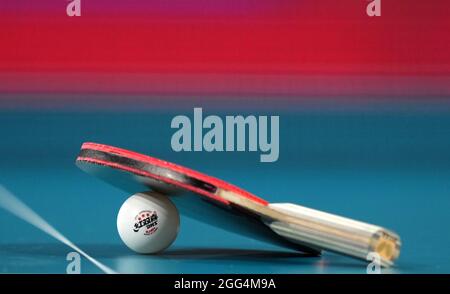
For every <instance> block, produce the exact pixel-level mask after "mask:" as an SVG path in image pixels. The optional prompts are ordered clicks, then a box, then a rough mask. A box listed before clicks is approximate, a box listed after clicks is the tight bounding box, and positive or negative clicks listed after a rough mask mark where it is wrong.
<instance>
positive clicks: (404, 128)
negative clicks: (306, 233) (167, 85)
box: [0, 110, 450, 273]
mask: <svg viewBox="0 0 450 294" xmlns="http://www.w3.org/2000/svg"><path fill="white" fill-rule="evenodd" d="M176 114H177V113H164V112H158V111H142V112H138V111H134V112H132V111H130V112H125V113H120V112H113V111H111V112H100V113H97V112H88V111H79V112H76V111H74V112H64V113H61V112H18V111H16V112H3V113H1V116H0V126H1V127H0V138H2V143H1V145H0V151H1V152H2V159H1V161H0V162H1V165H0V184H1V185H3V186H4V187H6V188H7V189H9V190H10V191H11V192H13V193H14V194H15V195H16V196H18V197H19V198H20V199H22V200H23V201H24V202H25V203H27V204H28V205H29V206H30V207H32V208H33V209H34V210H35V211H36V212H38V213H39V214H40V215H41V216H43V217H44V218H45V219H46V220H47V221H48V222H49V223H51V224H53V225H54V227H56V228H57V229H58V230H60V231H61V232H62V233H63V234H64V235H66V236H67V237H68V238H69V239H70V240H72V241H73V242H74V243H75V244H77V245H78V246H80V247H81V248H82V249H83V250H85V251H86V252H87V253H89V254H90V255H92V256H93V257H95V258H96V259H98V260H99V261H101V262H102V263H104V264H106V265H107V266H109V267H111V268H113V269H114V270H116V271H118V272H121V273H365V272H366V265H365V263H364V262H361V261H358V260H354V259H351V258H348V257H344V256H339V255H336V254H332V253H325V254H323V256H321V257H308V256H305V255H303V254H301V253H298V252H294V251H289V250H286V249H284V248H278V247H275V246H272V245H268V244H265V243H261V242H258V241H254V240H251V239H248V238H245V237H242V236H238V235H235V234H232V233H229V232H225V231H222V230H220V229H217V228H214V227H211V226H208V225H205V224H203V223H199V222H197V221H194V220H190V219H188V218H185V217H182V219H181V229H180V233H179V236H178V238H177V240H176V241H175V243H174V244H173V245H172V247H170V249H168V250H167V251H165V252H164V253H162V254H159V255H138V254H135V253H133V252H131V251H130V250H128V249H127V248H126V247H125V245H123V244H122V242H121V240H120V238H119V237H118V234H117V231H116V214H117V211H118V209H119V208H120V206H121V204H122V202H123V201H124V200H125V199H126V198H127V197H128V196H129V195H126V194H125V193H124V192H122V191H120V190H118V189H116V188H114V187H111V186H109V185H107V184H105V183H103V182H101V181H99V180H97V179H95V178H93V177H91V176H89V175H87V174H84V173H83V172H82V171H80V170H78V169H77V168H76V166H75V165H74V160H75V157H76V154H77V152H78V150H79V147H80V145H81V143H82V142H84V141H95V142H101V143H106V144H111V145H117V146H120V147H124V148H130V149H133V150H136V151H140V152H144V153H148V154H151V155H154V156H157V157H161V158H164V159H167V160H170V161H174V162H177V163H180V164H182V165H185V166H189V167H192V168H194V169H198V170H200V171H202V172H205V173H209V174H212V175H214V176H216V177H219V178H222V179H224V180H227V181H229V182H231V183H234V184H236V185H238V186H241V187H243V188H245V189H247V190H249V191H251V192H253V193H254V194H256V195H259V196H261V197H263V198H265V199H267V200H269V201H270V202H294V203H298V204H301V205H305V206H308V207H311V208H316V209H320V210H324V211H328V212H332V213H336V214H340V215H344V216H347V217H351V218H355V219H358V220H362V221H366V222H370V223H375V224H378V225H382V226H385V227H387V228H390V229H392V230H394V231H396V232H398V234H399V235H400V236H401V238H402V243H403V246H402V253H401V256H400V259H399V262H398V264H397V265H396V266H395V267H394V268H390V269H384V270H383V272H384V273H449V272H450V254H449V253H448V252H447V249H448V248H450V234H449V233H448V232H449V229H448V226H449V224H450V213H449V211H450V181H449V179H450V168H449V167H450V165H449V163H450V156H449V154H450V151H449V150H450V112H447V111H438V110H436V111H431V112H430V111H425V112H423V111H416V112H405V111H398V112H386V111H381V112H373V111H361V110H358V111H353V112H348V113H345V112H317V111H311V112H306V111H305V112H282V113H279V115H280V159H279V160H278V161H277V162H275V163H270V164H268V163H260V162H259V154H256V153H254V152H253V153H250V152H247V153H237V152H236V153H226V152H223V153H207V152H200V153H198V152H197V153H194V152H191V153H183V152H181V153H177V152H174V151H172V150H171V148H170V137H171V134H172V133H173V131H174V130H173V129H170V120H171V118H172V117H173V116H174V115H176ZM70 251H72V250H71V249H69V248H68V247H67V246H65V245H63V244H61V243H60V242H58V241H56V240H54V239H52V238H51V237H49V236H48V235H46V234H44V233H43V232H41V231H39V230H37V229H36V228H34V227H32V226H30V225H29V224H27V223H25V222H23V221H22V220H20V219H18V218H16V217H14V216H12V215H11V214H9V213H7V212H5V211H3V210H0V272H3V273H11V272H16V273H65V272H66V266H67V264H68V262H67V261H66V255H67V253H69V252H70ZM81 266H82V267H81V271H82V272H83V273H100V270H99V269H98V268H96V267H95V266H94V265H92V264H91V263H90V262H89V261H88V260H86V259H82V264H81Z"/></svg>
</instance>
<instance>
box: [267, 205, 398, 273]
mask: <svg viewBox="0 0 450 294" xmlns="http://www.w3.org/2000/svg"><path fill="white" fill-rule="evenodd" d="M269 207H270V208H272V209H274V210H276V211H278V212H281V213H283V214H284V215H287V217H286V218H284V219H282V220H280V219H277V220H270V219H267V220H265V223H266V225H268V226H269V227H270V228H271V229H272V230H273V231H275V232H276V233H277V234H279V235H281V236H283V237H285V238H287V239H289V240H290V241H292V242H295V243H299V244H302V245H306V246H310V247H313V248H317V249H324V250H328V251H333V252H336V253H340V254H345V255H348V256H352V257H356V258H359V259H364V260H369V258H374V256H375V258H376V259H373V260H378V261H379V263H380V265H381V266H385V267H388V266H391V265H393V263H394V261H395V260H396V259H397V258H398V256H399V254H400V246H401V242H400V238H399V236H398V235H397V234H395V233H394V232H391V231H389V230H387V229H384V228H382V227H379V226H375V225H371V224H367V223H363V222H360V221H356V220H352V219H349V218H345V217H341V216H337V215H334V214H330V213H326V212H322V211H319V210H314V209H310V208H306V207H303V206H300V205H295V204H290V203H271V204H269ZM371 261H372V259H371Z"/></svg>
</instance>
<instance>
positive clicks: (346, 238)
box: [76, 143, 401, 266]
mask: <svg viewBox="0 0 450 294" xmlns="http://www.w3.org/2000/svg"><path fill="white" fill-rule="evenodd" d="M76 164H77V166H78V167H79V168H81V169H82V170H83V171H85V172H87V173H88V174H91V175H94V176H96V177H98V178H100V179H102V180H104V181H106V182H107V183H109V184H111V185H113V186H116V187H118V188H120V189H122V190H124V191H126V192H128V193H132V194H134V193H137V192H145V191H150V190H151V191H156V192H160V193H163V194H165V195H167V197H170V199H171V200H172V201H173V202H174V203H175V205H176V206H177V208H178V209H179V210H180V212H181V214H183V215H186V216H188V217H192V218H194V219H197V220H199V221H201V222H204V223H207V224H210V225H213V226H217V227H220V228H222V229H225V230H228V231H231V232H234V233H238V234H242V235H245V236H247V237H251V238H254V239H257V240H261V241H265V242H269V243H272V244H275V245H279V246H284V247H287V248H291V249H295V250H300V251H303V252H306V253H308V254H314V255H318V254H320V252H321V250H328V251H332V252H335V253H339V254H344V255H348V256H351V257H355V258H359V259H363V260H366V258H367V256H368V254H369V253H373V252H374V253H377V254H378V256H379V262H380V264H381V265H382V266H391V265H393V263H394V261H395V260H396V259H397V258H398V256H399V253H400V244H401V243H400V238H399V236H398V235H397V234H395V233H394V232H391V231H389V230H387V229H384V228H382V227H379V226H375V225H370V224H366V223H363V222H359V221H355V220H352V219H349V218H344V217H341V216H337V215H333V214H329V213H325V212H322V211H318V210H314V209H310V208H306V207H303V206H300V205H296V204H291V203H269V202H267V201H266V200H264V199H262V198H259V197H257V196H255V195H253V194H251V193H249V192H247V191H245V190H243V189H241V188H239V187H236V186H234V185H232V184H229V183H227V182H225V181H222V180H219V179H217V178H214V177H211V176H208V175H205V174H202V173H200V172H197V171H194V170H191V169H189V168H186V167H183V166H180V165H177V164H173V163H170V162H167V161H164V160H160V159H157V158H153V157H150V156H147V155H143V154H139V153H136V152H133V151H129V150H125V149H121V148H117V147H113V146H108V145H103V144H97V143H84V144H83V145H82V146H81V150H80V153H79V155H78V157H77V159H76Z"/></svg>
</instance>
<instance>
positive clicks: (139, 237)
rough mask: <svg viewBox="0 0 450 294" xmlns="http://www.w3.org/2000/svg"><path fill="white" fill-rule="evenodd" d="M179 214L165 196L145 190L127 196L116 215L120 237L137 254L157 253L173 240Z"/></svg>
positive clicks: (178, 221)
mask: <svg viewBox="0 0 450 294" xmlns="http://www.w3.org/2000/svg"><path fill="white" fill-rule="evenodd" d="M179 226H180V215H179V214H178V210H177V208H176V207H175V205H174V204H173V203H172V202H171V201H170V200H169V197H168V196H165V195H162V194H159V193H155V192H145V193H137V194H134V195H133V196H131V197H130V198H128V199H127V200H126V201H125V202H124V203H123V204H122V207H121V208H120V210H119V213H118V215H117V230H118V231H119V235H120V238H121V239H122V241H123V242H124V243H125V245H127V246H128V248H130V249H131V250H133V251H136V252H138V253H144V254H149V253H157V252H161V251H163V250H164V249H166V248H167V247H169V246H170V244H172V243H173V241H175V238H176V237H177V234H178V229H179Z"/></svg>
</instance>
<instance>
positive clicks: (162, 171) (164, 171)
mask: <svg viewBox="0 0 450 294" xmlns="http://www.w3.org/2000/svg"><path fill="white" fill-rule="evenodd" d="M78 156H79V157H86V158H92V159H98V160H102V161H107V162H111V163H115V164H120V165H123V166H126V167H129V168H132V169H136V170H140V171H145V172H147V173H150V174H153V175H156V176H158V177H163V178H170V179H172V180H175V181H177V182H180V183H183V184H185V185H189V186H192V187H195V188H198V189H202V190H203V191H206V192H209V193H213V194H214V193H215V192H216V191H217V187H216V186H214V185H211V184H209V183H206V182H204V181H201V180H198V179H195V178H192V177H189V176H187V175H185V174H183V173H180V172H177V171H174V170H171V169H168V168H164V167H160V166H155V165H153V164H150V163H147V162H142V161H139V160H135V159H131V158H128V157H124V156H120V155H117V154H112V153H108V152H104V151H99V150H91V149H82V150H81V151H80V153H79V155H78ZM169 174H170V177H168V175H169Z"/></svg>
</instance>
